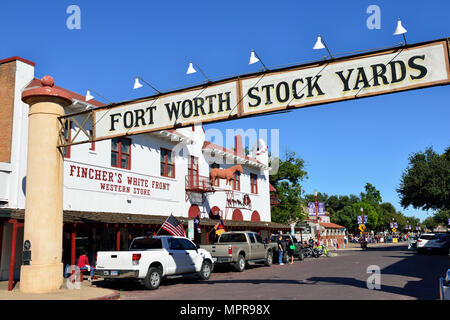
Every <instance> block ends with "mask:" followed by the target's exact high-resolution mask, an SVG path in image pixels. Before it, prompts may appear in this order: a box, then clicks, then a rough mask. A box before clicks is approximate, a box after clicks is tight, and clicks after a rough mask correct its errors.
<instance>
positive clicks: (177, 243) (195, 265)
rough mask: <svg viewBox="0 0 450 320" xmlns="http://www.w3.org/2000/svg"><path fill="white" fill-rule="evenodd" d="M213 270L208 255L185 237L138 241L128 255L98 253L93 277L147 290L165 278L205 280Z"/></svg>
mask: <svg viewBox="0 0 450 320" xmlns="http://www.w3.org/2000/svg"><path fill="white" fill-rule="evenodd" d="M213 267H214V263H213V260H212V257H211V255H210V254H209V253H208V252H207V251H206V250H203V249H199V248H198V247H197V246H196V245H195V244H194V243H192V242H191V241H190V240H189V239H187V238H184V237H171V236H158V237H138V238H135V239H134V240H133V242H132V243H131V246H130V250H129V251H100V252H98V253H97V264H96V270H95V271H94V275H96V276H98V277H101V278H107V279H121V278H129V279H137V280H140V281H141V282H142V283H143V284H144V285H145V286H146V287H147V288H148V289H156V288H158V287H159V284H160V282H161V279H162V278H164V277H180V276H187V275H197V276H199V277H200V278H202V279H208V278H209V276H210V274H211V272H212V270H213Z"/></svg>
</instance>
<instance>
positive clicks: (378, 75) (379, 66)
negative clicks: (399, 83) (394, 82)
mask: <svg viewBox="0 0 450 320" xmlns="http://www.w3.org/2000/svg"><path fill="white" fill-rule="evenodd" d="M370 67H371V68H372V73H373V86H374V87H376V86H379V85H380V82H379V81H378V78H381V80H382V81H383V84H384V85H387V84H389V80H388V79H387V77H386V76H385V75H384V74H385V73H386V66H385V65H384V64H382V63H379V64H374V65H371V66H370ZM379 69H380V70H379Z"/></svg>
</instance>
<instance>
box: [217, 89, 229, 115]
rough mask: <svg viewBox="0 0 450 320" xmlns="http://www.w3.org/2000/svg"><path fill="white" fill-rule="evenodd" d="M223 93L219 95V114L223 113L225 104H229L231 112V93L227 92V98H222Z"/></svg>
mask: <svg viewBox="0 0 450 320" xmlns="http://www.w3.org/2000/svg"><path fill="white" fill-rule="evenodd" d="M222 95H223V94H222V93H219V112H223V104H224V103H226V104H227V111H230V110H231V102H230V92H225V96H226V97H225V98H222Z"/></svg>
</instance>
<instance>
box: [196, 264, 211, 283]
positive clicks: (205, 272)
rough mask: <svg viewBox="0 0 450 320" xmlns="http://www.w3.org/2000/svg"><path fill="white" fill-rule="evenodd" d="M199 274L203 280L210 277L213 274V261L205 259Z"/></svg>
mask: <svg viewBox="0 0 450 320" xmlns="http://www.w3.org/2000/svg"><path fill="white" fill-rule="evenodd" d="M199 276H200V279H202V280H208V279H209V277H210V276H211V263H209V262H208V261H203V263H202V268H201V269H200V272H199Z"/></svg>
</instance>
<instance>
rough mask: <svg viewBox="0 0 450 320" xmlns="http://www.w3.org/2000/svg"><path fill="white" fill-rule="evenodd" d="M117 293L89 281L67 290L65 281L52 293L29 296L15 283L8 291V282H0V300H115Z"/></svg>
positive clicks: (117, 297)
mask: <svg viewBox="0 0 450 320" xmlns="http://www.w3.org/2000/svg"><path fill="white" fill-rule="evenodd" d="M119 298H120V293H119V292H118V291H114V290H110V289H104V288H98V287H96V286H95V285H91V283H90V282H89V281H86V280H85V281H83V282H82V283H81V288H80V289H68V288H67V285H66V279H64V283H63V286H62V288H61V289H60V290H59V291H57V292H54V293H42V294H30V293H22V292H20V283H19V282H17V283H16V284H15V286H14V288H13V290H12V291H8V281H0V300H116V299H119Z"/></svg>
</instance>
